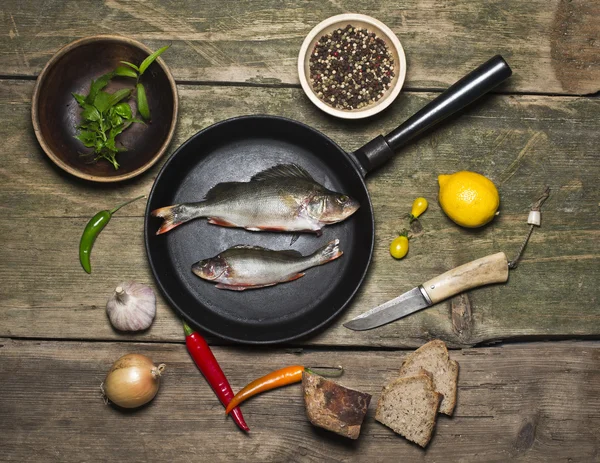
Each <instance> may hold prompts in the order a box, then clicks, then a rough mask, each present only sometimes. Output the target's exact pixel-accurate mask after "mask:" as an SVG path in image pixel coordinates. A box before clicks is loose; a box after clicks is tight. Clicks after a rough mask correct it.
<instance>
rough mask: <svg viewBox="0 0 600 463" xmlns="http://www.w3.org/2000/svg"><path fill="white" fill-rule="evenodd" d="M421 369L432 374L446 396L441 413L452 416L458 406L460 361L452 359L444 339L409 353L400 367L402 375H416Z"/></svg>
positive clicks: (438, 389)
mask: <svg viewBox="0 0 600 463" xmlns="http://www.w3.org/2000/svg"><path fill="white" fill-rule="evenodd" d="M421 369H424V370H427V371H428V372H430V373H431V374H432V378H433V387H434V389H435V390H436V391H437V392H439V393H440V394H442V395H443V396H444V400H443V401H442V404H441V405H440V413H444V414H446V415H450V416H451V415H452V413H453V412H454V407H455V406H456V390H457V383H458V362H455V361H454V360H450V358H449V357H448V349H447V348H446V344H444V342H443V341H440V340H439V339H435V340H433V341H430V342H428V343H427V344H424V345H423V346H421V347H419V348H418V349H417V350H416V351H414V352H413V353H412V354H410V355H408V356H407V357H406V359H405V360H404V362H403V363H402V367H401V368H400V377H407V376H414V375H416V374H419V371H420V370H421Z"/></svg>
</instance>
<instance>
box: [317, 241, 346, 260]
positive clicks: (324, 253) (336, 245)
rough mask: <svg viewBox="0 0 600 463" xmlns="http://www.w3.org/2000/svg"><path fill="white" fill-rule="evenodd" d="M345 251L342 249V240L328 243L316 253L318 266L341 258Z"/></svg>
mask: <svg viewBox="0 0 600 463" xmlns="http://www.w3.org/2000/svg"><path fill="white" fill-rule="evenodd" d="M342 254H344V253H343V251H342V250H341V249H340V240H338V239H337V238H336V239H335V240H333V241H330V242H329V243H327V244H326V245H325V246H324V247H322V248H321V249H319V250H318V251H317V252H315V256H317V258H318V265H323V264H326V263H327V262H331V261H332V260H335V259H337V258H338V257H340V256H341V255H342Z"/></svg>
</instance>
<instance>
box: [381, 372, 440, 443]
mask: <svg viewBox="0 0 600 463" xmlns="http://www.w3.org/2000/svg"><path fill="white" fill-rule="evenodd" d="M441 399H442V396H441V394H438V393H437V392H435V390H434V388H433V383H432V381H431V379H430V378H429V376H427V375H426V374H418V375H416V376H409V377H408V378H398V379H396V380H395V381H392V382H391V383H389V384H388V385H387V386H385V387H384V388H383V391H382V393H381V397H380V398H379V402H378V403H377V411H376V412H375V419H376V420H377V421H379V422H380V423H382V424H384V425H386V426H387V427H389V428H391V429H392V430H393V431H394V432H396V433H398V434H400V435H401V436H404V437H405V438H407V439H408V440H410V441H412V442H415V443H416V444H418V445H420V446H421V447H426V446H427V444H428V443H429V441H430V440H431V435H432V434H433V430H434V428H435V420H436V417H437V412H438V408H439V406H440V401H441Z"/></svg>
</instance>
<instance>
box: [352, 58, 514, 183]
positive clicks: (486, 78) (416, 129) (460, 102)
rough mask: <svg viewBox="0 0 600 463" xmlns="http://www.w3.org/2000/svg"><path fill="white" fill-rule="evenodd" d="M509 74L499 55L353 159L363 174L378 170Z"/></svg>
mask: <svg viewBox="0 0 600 463" xmlns="http://www.w3.org/2000/svg"><path fill="white" fill-rule="evenodd" d="M511 74H512V70H511V69H510V67H509V65H508V63H507V62H506V61H504V58H502V56H500V55H496V56H494V57H493V58H492V59H490V60H488V61H486V62H485V63H483V64H482V65H481V66H479V67H478V68H477V69H475V70H474V71H471V72H470V73H469V74H467V75H466V76H465V77H463V78H462V79H460V80H459V81H458V82H456V83H455V84H454V85H452V86H451V87H450V88H448V89H447V90H446V91H445V92H444V93H442V94H441V95H440V96H438V97H437V98H436V99H435V100H433V101H431V102H430V103H429V104H427V105H426V106H425V107H424V108H422V109H421V110H420V111H419V112H417V113H416V114H415V115H414V116H412V117H410V118H409V119H407V120H406V121H405V122H404V123H403V124H402V125H400V127H398V128H397V129H396V130H394V131H392V132H390V133H389V134H388V135H386V136H385V137H384V136H382V135H380V136H379V137H377V138H375V139H374V140H372V141H370V142H369V143H367V144H366V145H365V146H363V147H362V148H359V149H358V150H356V151H355V152H354V155H355V156H356V158H357V159H358V161H359V163H360V165H361V167H362V170H363V174H366V173H368V172H370V171H371V170H373V169H375V168H377V167H379V166H380V165H381V164H383V163H384V162H386V161H387V160H388V159H390V158H391V157H392V156H393V155H394V152H396V151H398V150H399V149H400V148H402V147H404V145H406V144H407V143H408V142H409V141H410V140H411V139H413V138H414V137H416V136H417V135H419V134H420V133H422V132H424V131H425V130H427V129H428V128H430V127H432V126H433V125H435V124H437V123H438V122H440V121H442V120H443V119H445V118H447V117H448V116H450V115H451V114H454V113H455V112H456V111H458V110H460V109H462V108H464V107H465V106H467V105H469V104H470V103H472V102H473V101H475V100H476V99H478V98H479V97H480V96H482V95H484V94H486V93H487V92H489V91H490V90H491V89H493V88H494V87H496V86H497V85H499V84H500V83H502V82H504V81H505V80H506V79H508V78H509V77H510V76H511Z"/></svg>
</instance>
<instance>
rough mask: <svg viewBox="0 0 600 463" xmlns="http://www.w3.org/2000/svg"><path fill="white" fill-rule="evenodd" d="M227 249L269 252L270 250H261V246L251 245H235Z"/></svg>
mask: <svg viewBox="0 0 600 463" xmlns="http://www.w3.org/2000/svg"><path fill="white" fill-rule="evenodd" d="M229 249H255V250H257V251H271V249H268V248H263V247H262V246H252V245H251V244H236V245H235V246H231V247H230V248H229Z"/></svg>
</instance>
